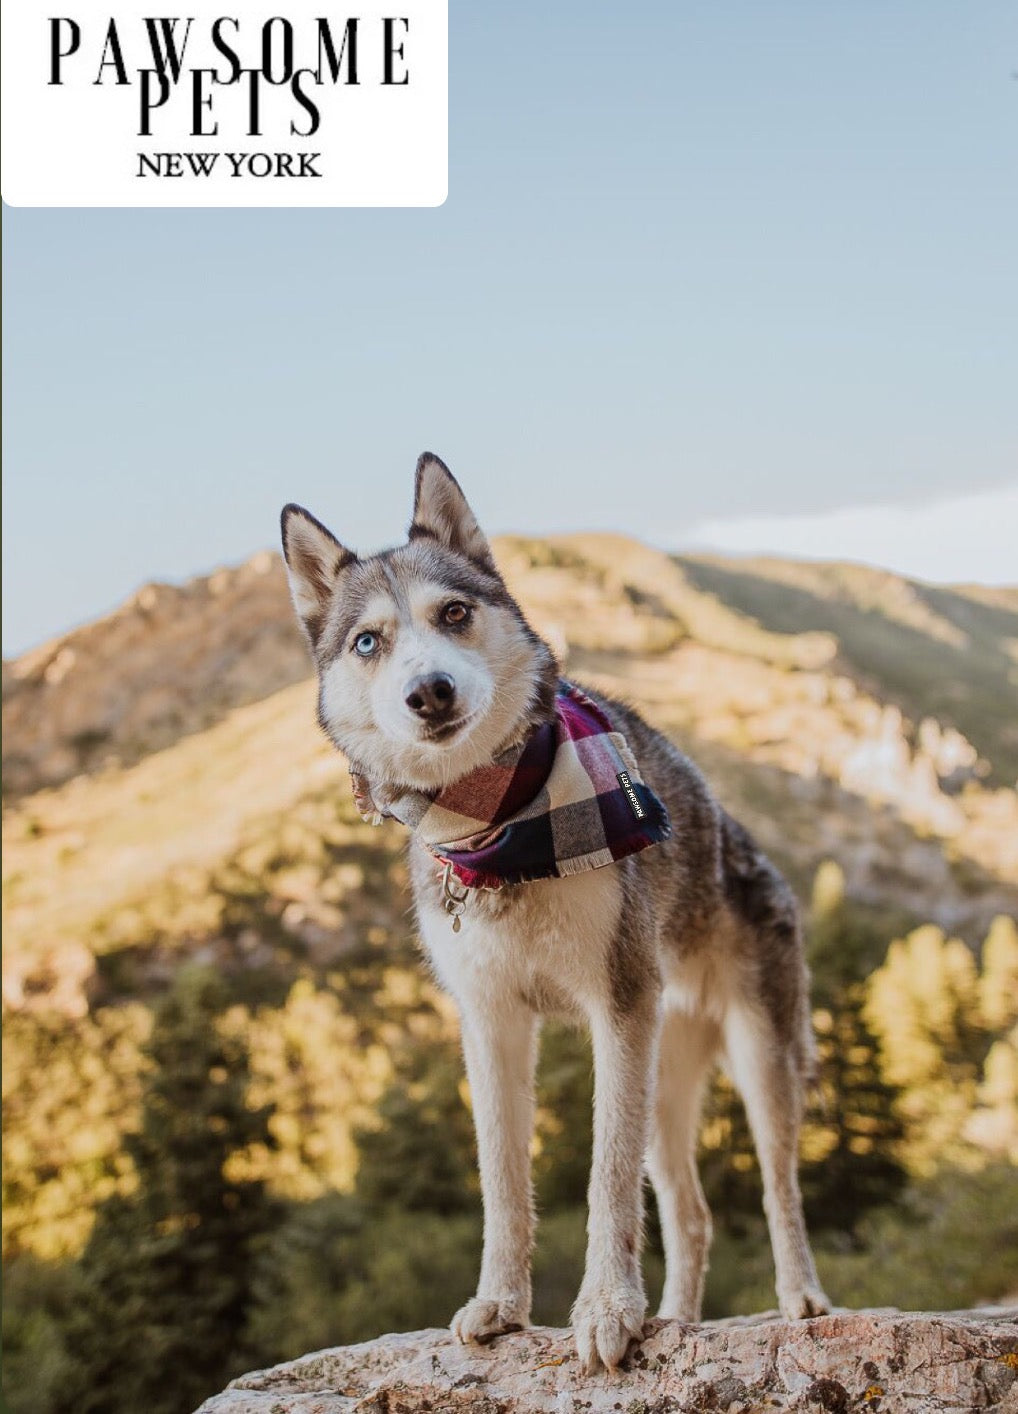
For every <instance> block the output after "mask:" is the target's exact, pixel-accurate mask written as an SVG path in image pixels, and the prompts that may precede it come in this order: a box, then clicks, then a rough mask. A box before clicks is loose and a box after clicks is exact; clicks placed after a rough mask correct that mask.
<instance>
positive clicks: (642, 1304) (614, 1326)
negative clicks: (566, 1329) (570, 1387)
mask: <svg viewBox="0 0 1018 1414" xmlns="http://www.w3.org/2000/svg"><path fill="white" fill-rule="evenodd" d="M646 1310H647V1301H646V1298H645V1296H644V1294H643V1291H642V1290H641V1288H640V1287H639V1286H626V1285H622V1284H620V1285H617V1286H613V1287H607V1288H604V1289H601V1290H597V1291H594V1292H591V1293H586V1292H583V1291H581V1292H580V1294H579V1296H578V1297H577V1298H576V1305H575V1306H574V1307H573V1335H574V1336H575V1338H576V1350H577V1353H578V1355H579V1357H580V1364H581V1365H582V1366H583V1369H584V1371H585V1372H586V1373H587V1374H588V1375H589V1374H592V1373H593V1372H594V1371H595V1370H596V1369H597V1367H598V1365H599V1364H600V1365H603V1366H604V1368H605V1369H606V1370H615V1369H617V1368H618V1365H619V1362H620V1361H621V1360H622V1359H623V1357H624V1356H625V1353H626V1351H627V1350H628V1349H629V1344H630V1341H633V1340H639V1339H640V1338H641V1337H642V1335H643V1318H644V1315H645V1314H646Z"/></svg>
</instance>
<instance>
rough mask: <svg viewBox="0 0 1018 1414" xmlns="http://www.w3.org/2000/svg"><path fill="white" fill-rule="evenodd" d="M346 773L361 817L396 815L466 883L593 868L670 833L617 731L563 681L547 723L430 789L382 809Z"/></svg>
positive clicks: (495, 884)
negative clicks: (458, 777)
mask: <svg viewBox="0 0 1018 1414" xmlns="http://www.w3.org/2000/svg"><path fill="white" fill-rule="evenodd" d="M351 776H352V779H353V788H354V798H355V800H356V802H357V805H358V808H359V809H360V812H361V814H362V816H363V817H364V819H366V820H372V821H373V822H374V823H376V824H377V823H378V822H379V820H380V818H381V816H383V815H390V816H393V817H394V818H395V819H397V820H401V821H402V822H403V824H404V825H408V826H409V827H410V829H412V830H414V831H416V833H417V835H418V837H419V838H420V840H421V841H422V843H423V844H425V845H426V846H427V847H428V849H429V850H430V851H431V853H432V854H433V855H434V856H435V857H436V859H438V860H440V861H441V862H442V863H443V864H445V865H446V866H447V869H448V870H451V872H452V874H453V876H454V877H455V878H456V879H457V880H458V881H459V882H460V883H461V884H463V885H465V886H466V887H467V888H468V889H478V888H484V889H500V888H501V887H502V886H503V884H521V883H525V882H528V881H530V880H533V879H553V878H562V877H564V876H565V875H567V874H579V873H582V872H583V871H584V870H586V869H600V868H601V867H602V866H603V865H605V864H613V863H614V862H615V860H617V859H624V858H625V857H626V856H627V855H629V854H635V853H636V852H637V851H638V850H641V849H646V848H647V847H648V846H649V845H653V844H657V843H658V842H659V841H660V840H663V839H667V838H668V836H669V834H670V833H671V825H670V824H669V821H668V813H667V811H666V810H665V807H664V806H663V805H662V803H661V801H660V800H659V799H658V798H657V796H656V795H655V794H654V792H653V791H652V790H650V788H649V787H648V786H646V785H645V784H644V782H643V780H642V779H641V777H640V773H639V768H638V767H637V764H636V758H635V757H634V755H633V753H632V751H630V749H629V745H628V743H627V741H626V739H625V737H624V736H623V735H622V734H621V732H617V731H615V729H614V728H613V726H612V723H611V722H610V721H609V719H608V718H607V717H606V716H605V714H604V712H603V711H602V710H601V709H600V708H599V707H598V706H596V705H595V703H593V702H592V701H591V700H590V698H589V697H587V696H585V694H584V693H582V692H581V691H580V690H579V688H576V687H573V686H572V685H571V684H570V683H567V682H562V683H560V684H559V690H558V695H557V697H556V700H555V720H554V721H553V722H548V723H547V724H545V725H544V726H542V727H538V728H537V730H536V731H534V732H533V733H532V735H531V736H530V737H529V738H528V739H527V741H526V742H525V743H524V744H523V745H522V746H520V747H516V748H515V749H513V750H512V751H510V752H508V753H507V754H506V755H505V756H503V757H500V758H499V759H498V760H496V761H494V762H493V763H492V764H491V765H490V766H482V767H480V768H479V769H478V770H476V771H473V772H471V774H470V775H469V776H464V777H463V779H462V780H459V781H456V782H455V783H454V784H453V785H451V786H447V787H446V788H445V789H444V790H441V791H439V792H438V793H437V794H435V795H428V794H426V793H424V792H419V791H410V792H408V793H407V794H405V795H401V796H399V797H397V798H396V799H394V800H392V801H391V802H386V803H385V804H384V806H381V807H380V806H379V804H378V803H377V796H376V797H372V793H371V784H370V782H369V781H368V780H367V778H366V777H364V776H363V775H361V774H360V773H358V772H356V771H351Z"/></svg>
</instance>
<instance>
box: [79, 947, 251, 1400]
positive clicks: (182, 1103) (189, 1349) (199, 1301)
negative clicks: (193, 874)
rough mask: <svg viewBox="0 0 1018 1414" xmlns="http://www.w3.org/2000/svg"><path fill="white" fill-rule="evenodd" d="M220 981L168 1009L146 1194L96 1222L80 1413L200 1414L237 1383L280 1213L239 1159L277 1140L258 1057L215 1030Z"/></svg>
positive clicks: (187, 980)
mask: <svg viewBox="0 0 1018 1414" xmlns="http://www.w3.org/2000/svg"><path fill="white" fill-rule="evenodd" d="M226 1000H227V996H226V992H225V988H224V987H223V985H222V983H221V982H220V981H219V979H218V977H217V976H216V975H215V974H214V973H212V972H211V971H210V970H207V969H200V968H194V967H188V968H184V969H182V970H181V972H180V973H179V974H178V977H177V979H176V982H175V984H174V986H173V988H172V989H171V991H170V992H169V994H168V995H167V996H166V998H165V999H164V1000H163V1002H162V1003H161V1005H160V1006H159V1008H158V1010H157V1012H156V1016H155V1021H154V1025H153V1031H152V1036H151V1039H150V1041H149V1043H148V1045H147V1047H146V1048H145V1049H146V1053H147V1057H148V1060H149V1061H150V1063H151V1067H152V1068H151V1071H150V1073H149V1075H148V1079H147V1084H146V1090H145V1096H144V1105H143V1117H142V1124H141V1130H140V1133H138V1134H137V1135H135V1136H132V1138H131V1139H130V1141H129V1144H128V1148H129V1151H130V1154H131V1157H132V1158H133V1161H134V1166H135V1170H136V1172H137V1177H138V1187H137V1191H136V1192H135V1193H134V1194H133V1195H132V1196H130V1197H123V1196H118V1197H116V1198H114V1199H112V1200H110V1201H109V1202H108V1203H106V1204H104V1205H103V1206H102V1207H101V1208H100V1209H99V1212H98V1215H97V1219H96V1224H95V1228H94V1230H93V1233H92V1236H91V1239H90V1241H89V1243H88V1245H87V1247H86V1249H85V1252H84V1254H83V1256H82V1260H81V1263H80V1269H79V1284H80V1291H79V1299H78V1304H77V1308H76V1311H75V1314H74V1317H73V1319H72V1322H71V1324H70V1328H69V1330H68V1342H67V1343H68V1349H69V1354H70V1355H71V1358H72V1360H73V1361H74V1362H75V1365H76V1366H77V1370H78V1380H77V1387H76V1388H75V1389H74V1390H73V1391H72V1392H71V1397H70V1399H69V1401H68V1405H67V1407H68V1409H69V1410H70V1409H73V1410H74V1411H75V1414H121V1412H122V1414H138V1411H142V1410H144V1411H145V1414H188V1411H190V1410H192V1409H194V1408H195V1406H196V1405H197V1404H199V1403H200V1402H201V1401H202V1399H204V1398H205V1397H207V1396H208V1395H209V1394H211V1393H214V1392H215V1391H216V1390H217V1389H219V1388H221V1386H222V1385H223V1383H224V1382H225V1380H226V1379H227V1378H228V1377H229V1376H230V1375H231V1374H232V1373H234V1372H235V1365H234V1363H233V1362H234V1361H235V1359H236V1351H237V1346H238V1342H239V1340H240V1337H241V1333H242V1330H243V1326H244V1322H245V1319H246V1314H247V1306H248V1303H249V1299H250V1284H251V1278H252V1268H253V1260H254V1257H255V1255H256V1252H257V1248H258V1245H259V1242H260V1241H261V1240H263V1239H264V1237H265V1235H266V1234H267V1233H268V1232H269V1231H270V1230H271V1228H272V1227H273V1225H274V1222H275V1220H276V1216H277V1214H276V1209H275V1206H274V1204H273V1203H272V1201H271V1200H270V1199H269V1197H268V1195H267V1193H266V1191H265V1188H264V1185H263V1184H262V1183H259V1182H237V1181H233V1180H232V1179H231V1177H230V1176H229V1173H230V1171H229V1159H230V1156H231V1154H232V1153H234V1152H235V1151H236V1150H238V1149H241V1148H243V1147H244V1146H246V1145H248V1144H252V1143H255V1142H260V1143H266V1142H267V1141H268V1131H267V1124H266V1121H267V1114H268V1111H267V1110H262V1111H253V1110H250V1109H248V1108H247V1106H246V1104H245V1094H246V1088H247V1054H246V1051H245V1048H244V1046H243V1044H242V1042H241V1041H240V1040H239V1039H238V1038H236V1037H231V1036H228V1035H225V1034H224V1033H223V1032H222V1031H221V1030H220V1028H219V1027H218V1026H217V1019H218V1015H219V1013H220V1011H221V1010H222V1008H223V1006H224V1004H225V1002H226Z"/></svg>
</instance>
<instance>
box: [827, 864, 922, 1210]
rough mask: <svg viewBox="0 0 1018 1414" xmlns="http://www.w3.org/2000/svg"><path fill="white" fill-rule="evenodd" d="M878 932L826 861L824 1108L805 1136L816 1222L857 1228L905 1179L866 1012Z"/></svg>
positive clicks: (894, 1115)
mask: <svg viewBox="0 0 1018 1414" xmlns="http://www.w3.org/2000/svg"><path fill="white" fill-rule="evenodd" d="M879 945H880V939H879V938H878V937H877V936H876V935H875V933H874V930H873V929H872V928H871V927H869V926H867V924H866V923H865V921H863V920H860V919H859V918H856V917H853V915H852V912H851V910H850V909H849V908H848V906H847V904H846V902H845V897H844V876H843V875H842V873H841V870H840V868H839V867H838V866H837V865H836V864H833V863H832V862H831V861H827V862H826V863H825V864H823V865H821V867H820V869H819V870H818V871H817V876H816V880H815V883H814V890H813V907H812V927H811V930H810V947H809V955H810V963H811V966H812V969H813V1004H814V1007H815V1010H814V1014H813V1020H814V1029H815V1031H816V1037H817V1046H818V1050H819V1053H820V1063H821V1094H822V1100H823V1110H824V1114H823V1116H822V1118H821V1119H820V1120H819V1122H814V1123H812V1124H810V1125H808V1126H807V1128H806V1131H805V1133H804V1136H803V1162H802V1166H801V1181H802V1189H803V1198H804V1202H805V1208H806V1215H807V1218H808V1219H809V1221H810V1222H811V1224H812V1225H813V1226H815V1227H821V1226H830V1227H839V1228H842V1229H845V1230H847V1231H851V1230H852V1229H854V1228H855V1226H856V1224H857V1223H858V1220H859V1218H860V1217H861V1216H862V1214H863V1213H864V1212H865V1211H866V1209H867V1208H870V1207H873V1206H875V1205H878V1204H881V1203H886V1202H888V1201H890V1200H891V1199H892V1198H894V1197H895V1196H896V1195H897V1194H898V1193H899V1191H900V1190H901V1188H902V1186H903V1185H904V1183H905V1179H906V1173H905V1169H904V1167H903V1165H902V1163H901V1161H900V1157H899V1156H900V1151H901V1144H902V1138H903V1133H904V1131H903V1126H902V1123H901V1120H900V1118H899V1115H898V1099H899V1095H898V1090H897V1087H896V1086H895V1085H894V1084H892V1083H891V1082H889V1081H888V1080H887V1078H886V1077H885V1076H884V1074H883V1072H882V1068H881V1058H880V1048H879V1043H878V1040H877V1037H876V1036H875V1034H874V1032H873V1030H872V1029H871V1026H870V1023H869V1021H868V1019H867V1016H866V1011H865V1008H866V998H867V983H866V969H867V963H868V961H869V959H870V958H871V957H872V956H873V954H874V951H875V949H876V948H877V947H879Z"/></svg>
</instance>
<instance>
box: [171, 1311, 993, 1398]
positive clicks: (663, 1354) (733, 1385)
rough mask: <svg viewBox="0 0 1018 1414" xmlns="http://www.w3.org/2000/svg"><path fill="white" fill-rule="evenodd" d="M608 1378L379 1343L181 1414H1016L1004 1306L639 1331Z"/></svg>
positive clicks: (267, 1375)
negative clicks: (990, 1413)
mask: <svg viewBox="0 0 1018 1414" xmlns="http://www.w3.org/2000/svg"><path fill="white" fill-rule="evenodd" d="M645 1332H646V1334H645V1338H644V1340H643V1341H642V1343H641V1344H639V1345H634V1346H633V1347H632V1348H631V1349H630V1351H629V1354H628V1356H627V1357H626V1360H625V1362H624V1367H623V1369H621V1370H619V1371H618V1372H617V1373H615V1374H611V1375H608V1374H605V1373H600V1374H598V1375H594V1376H589V1375H584V1374H583V1373H582V1372H581V1371H580V1369H579V1366H578V1363H577V1357H576V1352H575V1349H574V1347H573V1343H572V1338H571V1335H570V1333H569V1332H568V1331H564V1330H551V1329H549V1328H547V1327H535V1328H533V1329H532V1330H528V1331H524V1332H522V1333H521V1334H518V1335H507V1336H502V1337H501V1338H500V1339H498V1340H495V1341H493V1342H492V1343H491V1344H490V1345H488V1346H484V1347H479V1346H476V1345H475V1346H462V1345H458V1344H457V1343H456V1342H455V1341H454V1340H453V1339H452V1337H451V1336H450V1335H449V1332H448V1331H445V1330H428V1331H414V1332H411V1333H409V1334H406V1335H386V1336H382V1337H380V1338H379V1339H378V1340H371V1341H366V1342H365V1343H364V1344H363V1345H350V1346H345V1347H342V1348H337V1349H335V1350H323V1351H320V1352H319V1353H318V1354H315V1355H306V1356H304V1357H303V1358H302V1359H300V1360H292V1361H290V1362H288V1363H287V1364H285V1365H277V1366H275V1368H274V1369H271V1370H261V1371H258V1372H256V1373H254V1374H250V1375H242V1376H240V1378H239V1379H236V1380H234V1381H233V1382H232V1384H231V1385H230V1386H229V1388H228V1389H227V1390H226V1391H225V1392H224V1393H223V1394H220V1395H216V1396H215V1397H213V1398H212V1399H208V1400H206V1402H205V1403H204V1404H203V1405H202V1406H201V1409H200V1410H199V1411H198V1412H197V1414H341V1411H344V1414H424V1411H429V1414H431V1411H436V1414H437V1411H443V1414H445V1412H446V1411H447V1414H454V1411H468V1410H469V1411H474V1414H516V1411H519V1414H530V1411H535V1414H537V1412H538V1411H542V1414H543V1411H547V1414H552V1411H554V1414H695V1411H701V1410H703V1411H711V1414H714V1412H715V1411H716V1414H724V1412H725V1411H729V1414H764V1411H766V1412H767V1414H774V1411H782V1410H789V1411H796V1414H850V1412H851V1411H872V1414H940V1411H946V1410H951V1411H959V1414H960V1411H965V1414H969V1411H976V1410H985V1411H994V1414H1018V1308H1015V1309H1004V1308H986V1309H983V1310H978V1311H950V1312H943V1313H935V1314H927V1313H922V1312H904V1311H893V1310H881V1311H853V1312H847V1311H843V1312H838V1313H836V1314H833V1315H830V1316H823V1317H820V1318H818V1319H816V1320H810V1321H784V1320H781V1319H779V1318H777V1317H775V1316H760V1317H735V1318H733V1319H730V1320H725V1321H708V1322H705V1323H704V1324H702V1325H695V1326H684V1325H681V1324H680V1323H679V1322H677V1321H650V1322H648V1324H647V1326H646V1327H645Z"/></svg>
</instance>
